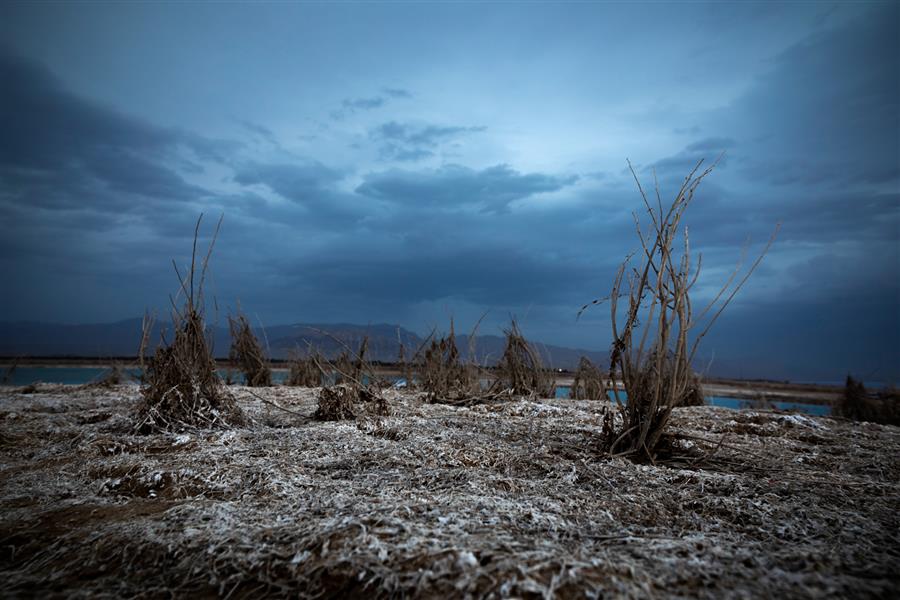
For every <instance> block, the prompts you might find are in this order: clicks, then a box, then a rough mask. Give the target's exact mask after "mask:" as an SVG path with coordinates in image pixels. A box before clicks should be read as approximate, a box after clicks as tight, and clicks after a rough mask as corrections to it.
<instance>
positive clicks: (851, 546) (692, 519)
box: [0, 385, 900, 598]
mask: <svg viewBox="0 0 900 600" xmlns="http://www.w3.org/2000/svg"><path fill="white" fill-rule="evenodd" d="M232 389H233V390H234V393H235V394H236V395H237V397H238V399H239V403H240V405H241V407H242V408H243V409H244V410H245V411H246V412H247V413H248V414H249V416H250V417H251V418H252V419H253V421H254V422H253V424H251V425H249V426H247V427H245V428H240V429H233V430H227V431H226V430H205V431H188V432H184V433H172V434H157V435H134V434H132V433H131V432H130V428H131V426H132V424H133V420H132V419H133V414H134V412H135V407H136V404H137V401H138V395H139V392H138V388H137V387H136V386H133V385H131V386H128V385H125V386H119V387H115V388H112V389H109V390H104V389H88V388H84V387H77V386H50V385H42V386H38V388H37V391H36V392H35V393H33V394H27V395H26V394H21V393H18V392H17V391H16V390H9V389H6V390H3V391H2V392H0V596H3V597H5V598H9V597H31V596H35V595H38V596H41V597H46V596H48V595H50V596H53V595H55V596H67V597H79V596H91V597H112V596H115V597H120V596H123V595H129V596H131V595H137V596H143V597H164V596H168V595H169V594H170V592H171V593H174V594H175V595H176V596H187V595H192V596H193V595H203V596H216V595H219V596H223V597H224V596H229V597H257V596H259V595H261V594H263V593H265V594H267V595H269V596H290V597H335V596H348V595H349V596H363V597H375V596H410V597H424V598H448V597H472V598H480V597H491V598H501V597H535V598H538V597H563V598H574V597H635V598H647V597H708V598H721V597H761V596H762V597H778V598H784V597H822V596H839V597H848V596H853V597H881V596H890V595H892V594H896V593H897V590H898V587H900V578H898V577H900V576H898V571H897V565H898V564H900V452H898V451H900V428H897V427H890V426H880V425H874V424H867V423H861V424H860V423H851V422H848V421H844V420H839V419H832V418H820V417H807V416H801V415H786V414H779V413H774V412H765V411H731V410H728V409H724V408H715V407H696V408H684V409H678V410H676V411H675V414H674V420H673V427H672V430H673V432H674V433H677V434H679V435H680V436H681V438H682V439H681V440H679V441H678V442H677V443H676V454H677V453H678V449H679V448H680V449H681V450H682V451H683V454H684V455H685V456H686V457H687V458H685V459H682V460H680V461H676V463H675V464H674V465H655V466H654V465H648V464H644V465H640V464H634V463H632V462H630V461H628V460H626V459H623V458H616V459H611V460H610V459H608V458H604V457H603V456H601V455H600V453H599V452H597V451H596V450H595V448H594V440H596V438H597V436H598V435H599V432H600V415H601V411H602V410H603V409H604V407H607V406H608V404H607V403H605V402H594V401H571V400H543V401H529V400H519V401H513V402H504V403H500V404H492V405H481V406H474V407H469V408H466V407H451V406H444V405H434V404H425V403H424V402H423V401H422V399H421V398H420V397H418V396H416V395H414V394H404V393H401V392H398V391H388V392H386V394H387V396H388V398H389V401H390V404H391V408H392V411H393V414H392V416H390V417H385V418H380V419H377V420H376V419H372V418H365V419H362V420H360V421H357V422H354V421H342V422H318V421H314V420H312V419H311V418H310V416H311V415H312V414H313V412H314V411H315V394H316V391H315V390H310V389H302V388H285V387H276V388H264V389H261V390H253V393H255V394H259V395H261V396H262V397H264V398H266V399H267V400H269V401H271V402H275V403H278V404H280V405H281V406H283V407H285V408H287V409H289V410H291V411H293V413H297V414H292V413H288V412H286V411H280V410H277V409H273V408H271V407H270V406H268V405H266V404H264V403H263V402H261V401H260V400H259V399H257V398H255V397H253V396H252V395H251V393H250V392H249V391H248V390H246V389H243V388H232ZM723 434H724V437H723ZM700 438H703V439H700ZM705 440H710V441H705ZM719 442H722V443H721V444H720V445H719V446H718V449H717V450H716V452H715V453H714V454H712V456H711V457H710V458H708V459H706V460H704V461H700V462H696V461H697V459H698V457H699V458H702V457H703V456H706V455H707V454H708V453H709V451H710V450H712V449H713V447H714V446H715V445H716V444H718V443H719ZM691 457H693V458H691ZM692 463H693V464H692Z"/></svg>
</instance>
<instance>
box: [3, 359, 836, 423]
mask: <svg viewBox="0 0 900 600" xmlns="http://www.w3.org/2000/svg"><path fill="white" fill-rule="evenodd" d="M107 370H108V369H107V368H105V367H49V366H47V367H18V368H16V370H15V371H13V373H12V376H11V377H10V378H9V381H7V382H6V384H5V385H9V386H23V385H28V384H30V383H35V382H38V381H42V382H44V383H63V384H69V385H81V384H84V383H90V382H91V381H96V380H98V379H100V378H101V377H103V375H104V374H105V373H106V372H107ZM125 371H126V372H127V373H128V374H130V375H131V376H132V377H135V378H137V377H138V376H139V375H140V372H141V371H140V369H136V368H135V369H126V370H125ZM226 373H227V371H226V370H225V369H219V375H220V376H221V377H222V378H223V379H224V378H225V375H226ZM287 375H288V371H287V369H274V370H273V371H272V381H273V383H275V384H281V383H284V380H285V379H286V378H287ZM232 379H234V380H235V381H241V380H242V379H243V377H241V376H240V374H238V373H235V372H232ZM619 395H620V397H621V398H622V399H623V400H625V399H627V398H626V394H625V392H621V391H620V392H619ZM568 396H569V387H568V386H558V387H557V388H556V397H557V398H568ZM609 396H610V400H613V399H614V398H613V396H612V392H609ZM706 402H707V404H710V405H712V406H721V407H724V408H732V409H741V408H752V407H754V406H755V405H754V401H753V400H744V399H741V398H729V397H725V396H707V397H706ZM770 404H771V405H772V406H774V407H775V408H777V409H778V410H786V411H795V412H800V413H804V414H808V415H815V416H827V415H829V414H831V407H830V406H828V405H827V404H805V403H800V402H781V401H778V402H771V403H770Z"/></svg>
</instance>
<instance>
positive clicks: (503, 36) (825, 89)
mask: <svg viewBox="0 0 900 600" xmlns="http://www.w3.org/2000/svg"><path fill="white" fill-rule="evenodd" d="M898 46H900V10H898V7H897V4H896V3H891V2H884V3H881V2H853V3H829V2H789V3H776V2H742V3H725V2H716V3H703V2H690V3H674V2H673V3H656V2H654V3H649V2H648V3H640V2H632V3H613V2H609V3H600V2H596V3H588V2H585V3H552V4H551V3H538V2H528V3H525V2H521V3H517V2H502V3H501V2H497V3H491V2H483V3H482V2H479V3H470V2H457V3H438V2H415V3H405V2H391V3H253V4H243V3H221V4H219V3H154V2H142V3H89V2H78V3H53V2H42V3H14V2H13V3H4V4H3V5H2V7H0V81H2V82H3V83H2V86H0V266H2V270H3V273H4V277H3V280H4V287H5V289H6V292H5V293H4V294H2V296H0V320H7V321H51V322H61V323H98V322H111V321H116V320H121V319H126V318H133V317H135V316H138V315H140V314H143V312H144V311H145V310H147V309H149V310H155V311H159V312H161V313H163V314H165V311H166V310H167V307H168V303H169V296H170V295H172V294H174V293H175V292H176V291H177V289H178V280H177V278H176V276H175V274H174V271H173V268H172V260H173V259H174V260H175V261H176V262H177V263H178V264H179V265H181V266H182V267H184V265H185V264H186V263H188V262H189V260H190V250H191V239H192V235H193V230H194V225H195V223H196V221H197V218H198V217H199V215H200V214H201V213H203V214H204V220H203V223H202V226H201V239H200V242H201V244H202V245H205V244H206V243H208V241H209V239H210V236H211V234H212V232H213V230H214V227H215V223H216V221H217V219H218V218H219V216H220V215H224V218H223V222H222V227H221V231H220V234H219V237H218V241H217V243H216V247H215V251H214V254H213V256H212V259H211V263H210V269H209V280H208V282H207V290H206V291H207V296H208V298H210V299H211V300H212V299H214V300H215V306H216V307H217V308H218V311H217V313H218V312H222V313H226V312H227V311H228V310H233V309H234V307H236V306H237V304H238V302H239V303H240V306H241V308H242V309H243V310H245V311H246V312H248V313H250V314H252V315H254V316H255V318H256V319H258V320H259V322H261V323H263V324H264V325H265V324H284V323H292V322H307V323H308V322H316V323H329V322H350V323H360V324H365V323H396V324H398V325H402V326H404V327H406V328H408V329H410V330H412V331H415V332H418V333H420V334H427V333H428V332H429V331H430V330H431V329H432V328H433V327H438V329H446V327H447V324H448V322H449V319H450V317H453V318H454V319H455V322H456V324H457V328H458V329H462V330H466V329H467V328H468V327H471V326H472V324H473V323H474V322H475V321H476V320H477V319H478V318H479V317H480V316H481V315H482V314H483V313H485V312H486V311H487V316H486V317H485V318H484V321H483V323H482V325H481V329H480V332H481V333H495V334H496V333H499V332H500V328H501V327H502V326H503V324H504V323H506V322H508V320H509V318H510V317H511V316H515V317H516V318H517V319H518V320H519V322H520V324H521V326H522V329H523V330H524V332H525V333H526V334H527V335H529V336H530V337H532V338H534V339H536V340H539V341H541V342H544V343H547V344H556V345H563V346H570V347H580V348H587V349H591V350H605V349H608V348H609V345H610V342H611V333H610V324H609V322H610V316H609V308H608V307H607V306H604V305H601V306H598V307H593V308H591V309H589V310H588V311H587V312H586V313H585V314H584V315H582V316H581V318H579V319H577V320H576V314H577V312H578V309H579V308H580V307H581V306H582V305H583V304H585V303H587V302H590V301H591V300H593V299H595V298H598V297H602V296H605V295H606V294H608V293H609V290H610V287H611V285H612V282H613V277H614V274H615V271H616V269H617V267H618V265H619V264H620V263H621V261H622V260H623V259H624V258H625V256H626V255H628V254H629V253H630V252H633V251H634V250H636V249H638V248H639V246H638V240H637V236H636V233H635V228H634V221H633V214H635V213H640V211H641V207H642V203H641V198H640V195H639V194H638V192H637V188H636V185H635V182H634V180H633V178H632V176H631V174H630V172H629V170H628V162H627V161H630V162H631V164H632V165H633V167H634V170H635V172H636V174H637V175H638V177H639V178H640V180H641V182H642V183H643V184H644V185H645V186H646V187H647V188H648V189H652V187H653V182H654V175H655V177H656V180H657V181H658V185H659V188H660V191H661V194H662V195H663V197H664V198H668V199H671V197H672V196H673V195H674V194H675V193H676V192H677V189H678V186H679V185H680V182H681V180H682V179H683V178H684V177H685V176H686V175H687V173H688V172H689V171H690V170H691V169H692V167H693V166H694V165H695V164H696V163H697V162H698V161H699V160H701V159H703V160H705V161H707V163H708V162H712V161H715V159H716V158H717V157H719V156H720V155H721V154H722V153H723V152H724V153H725V154H724V156H723V157H722V159H721V160H720V162H719V163H718V165H717V167H716V169H715V170H714V171H713V173H712V174H711V175H710V176H709V177H708V178H707V179H706V180H705V181H704V183H703V184H702V185H701V187H700V189H699V191H698V194H697V196H696V198H695V199H694V201H693V203H692V205H691V207H690V208H689V209H688V211H687V213H686V215H685V217H684V224H685V225H687V226H688V228H689V235H690V241H691V248H692V251H693V252H694V253H695V255H697V254H701V255H702V264H703V266H702V272H701V277H700V280H699V281H698V283H697V286H696V287H695V288H694V294H693V299H694V303H695V304H696V305H698V306H701V305H702V304H703V301H704V300H708V299H710V298H712V297H713V296H714V295H715V292H716V291H717V290H718V287H719V286H721V285H722V284H723V283H724V282H725V281H726V280H727V279H728V276H729V274H730V272H731V271H732V270H733V268H734V266H735V264H736V263H737V261H738V259H739V258H740V256H741V255H742V252H744V251H745V249H746V253H747V256H748V257H750V258H751V259H752V258H753V257H754V256H755V254H757V253H758V252H759V251H760V250H761V248H762V246H763V245H764V244H765V242H766V241H767V240H768V238H769V236H770V234H771V233H772V231H773V229H774V227H775V225H776V224H777V223H781V229H780V232H779V234H778V237H777V239H776V241H775V243H774V245H773V246H772V248H771V250H770V252H769V253H768V255H767V256H766V258H765V260H764V262H763V263H762V264H761V266H760V267H759V269H758V270H757V271H756V272H755V273H754V274H753V276H752V277H751V279H750V280H749V281H748V283H747V284H746V286H745V287H744V289H743V290H742V291H741V293H740V294H739V295H738V296H737V297H736V298H735V300H734V301H733V302H732V304H731V305H730V306H729V307H728V309H727V310H726V312H725V313H723V315H722V317H721V318H720V319H719V321H718V322H717V323H716V324H715V327H714V328H713V329H712V331H711V332H710V334H709V335H708V336H707V337H706V338H705V340H704V343H703V346H702V349H701V352H700V354H701V355H702V359H703V365H701V366H699V367H702V368H703V369H704V370H705V371H707V372H709V373H711V374H720V375H728V376H739V377H748V378H749V377H765V378H775V379H792V380H837V379H841V378H843V377H844V376H845V375H846V374H847V373H853V374H854V375H855V376H857V377H862V378H864V379H866V380H875V381H889V382H890V381H893V382H898V381H900V150H898V144H900V120H898V115H900V108H898V100H900V47H898ZM645 221H646V217H644V222H645ZM203 247H205V246H203ZM699 367H698V368H699Z"/></svg>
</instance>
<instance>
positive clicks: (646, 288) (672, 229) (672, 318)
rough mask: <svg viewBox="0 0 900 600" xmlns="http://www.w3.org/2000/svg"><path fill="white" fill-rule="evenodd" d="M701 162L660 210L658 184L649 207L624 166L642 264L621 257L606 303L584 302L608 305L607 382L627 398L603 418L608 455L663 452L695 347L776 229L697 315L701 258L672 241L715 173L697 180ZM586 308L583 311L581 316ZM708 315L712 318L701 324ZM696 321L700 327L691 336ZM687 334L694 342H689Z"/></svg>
mask: <svg viewBox="0 0 900 600" xmlns="http://www.w3.org/2000/svg"><path fill="white" fill-rule="evenodd" d="M702 162H703V161H700V162H699V163H698V164H697V166H696V167H694V169H693V170H692V171H691V173H690V174H689V175H688V176H687V177H686V178H685V180H684V182H683V183H682V185H681V188H680V189H679V191H678V193H677V195H676V196H675V198H674V200H673V201H672V203H671V205H670V206H669V207H668V208H664V207H663V204H662V199H661V196H660V192H659V185H658V184H657V185H656V202H655V203H654V204H655V207H654V206H653V205H651V203H650V201H649V200H648V198H647V195H646V194H645V193H644V189H643V187H642V186H641V183H640V180H639V179H638V177H637V174H636V173H635V171H634V169H633V168H631V163H629V168H631V173H632V176H633V177H634V180H635V183H636V184H637V187H638V191H639V192H640V194H641V198H642V199H643V203H644V207H645V209H646V210H647V213H648V215H649V217H650V221H651V230H650V231H649V232H647V233H645V232H644V230H643V229H642V227H641V225H640V223H639V222H638V218H637V215H635V217H634V218H635V224H636V228H637V234H638V238H639V240H640V245H641V249H640V250H639V256H640V258H641V261H640V264H639V265H638V266H636V267H631V268H629V265H630V262H631V261H630V259H631V256H629V257H627V258H626V259H625V261H624V262H623V263H622V265H621V266H620V267H619V270H618V273H617V274H616V278H615V281H614V283H613V288H612V292H611V294H610V295H609V296H608V298H603V299H598V300H594V301H593V302H592V303H590V304H598V303H600V302H603V301H605V300H606V299H608V300H609V302H610V310H611V316H612V328H613V344H612V352H611V356H610V379H614V378H615V376H616V374H617V371H618V374H619V376H620V377H621V379H622V382H623V385H624V387H625V392H626V393H627V396H628V400H627V403H623V402H622V400H621V399H620V396H619V392H618V389H617V388H615V387H614V388H613V392H614V394H615V402H616V406H617V410H618V413H619V415H620V417H621V419H620V420H617V419H615V416H614V415H613V414H612V413H608V414H607V416H606V424H605V427H604V431H605V432H606V433H605V435H604V439H603V440H602V445H603V447H605V449H606V451H607V452H609V453H610V454H611V455H626V456H629V457H631V458H635V459H647V460H650V461H654V460H655V458H656V457H657V453H658V451H660V450H662V449H663V445H662V444H661V442H662V440H663V437H664V434H665V432H666V427H667V425H668V423H669V419H670V417H671V414H672V409H674V408H675V407H676V406H682V405H684V404H685V403H686V402H690V401H694V402H696V401H697V395H698V393H697V391H696V390H697V377H696V374H695V373H694V371H693V368H692V366H691V365H692V363H693V361H694V359H695V358H696V353H697V349H698V347H699V344H700V341H701V340H702V339H703V337H704V336H705V335H706V333H707V332H708V331H709V328H710V327H711V326H712V325H713V323H714V322H715V321H716V319H717V318H718V317H719V315H721V313H722V311H723V310H724V309H725V307H726V306H728V304H729V303H730V302H731V300H732V299H733V298H734V296H735V294H737V292H738V291H739V290H740V289H741V287H742V286H743V285H744V283H745V282H746V281H747V279H748V278H749V277H750V275H751V274H752V273H753V271H754V270H755V269H756V267H757V266H758V265H759V263H760V261H761V260H762V258H763V256H765V254H766V252H768V249H769V247H770V246H771V244H772V242H773V241H774V237H775V233H777V231H778V227H777V226H776V228H775V233H773V235H772V237H771V238H770V239H769V242H768V244H767V245H766V246H765V249H764V250H763V251H762V253H761V254H760V256H759V257H758V258H757V259H756V261H755V262H754V263H753V265H752V266H751V267H750V269H749V272H748V273H746V275H745V276H744V277H743V278H742V279H741V280H740V281H739V282H738V283H737V284H736V285H735V286H734V287H732V286H731V284H732V282H733V281H734V279H735V277H736V276H737V274H738V272H739V270H740V264H738V268H737V269H735V271H734V272H733V273H732V275H731V277H730V278H729V279H728V281H727V282H726V283H725V285H724V286H723V287H722V288H721V290H720V291H719V293H718V294H717V295H716V296H715V298H713V300H712V301H711V302H710V303H709V304H708V305H707V306H706V307H705V308H704V309H703V311H701V312H700V314H699V315H694V313H693V311H692V305H691V300H690V296H689V292H690V290H691V288H692V287H693V285H694V284H695V283H696V281H697V278H698V276H699V274H700V260H699V259H698V260H697V261H696V264H695V262H694V261H693V260H692V258H691V255H690V244H689V242H688V234H687V228H685V229H684V232H683V235H682V236H681V239H680V240H679V239H678V238H679V230H680V223H681V219H682V217H683V215H684V212H685V210H686V209H687V207H688V206H689V205H690V203H691V201H692V200H693V198H694V194H695V193H696V191H697V188H698V186H699V185H700V183H701V182H702V180H703V179H704V178H705V177H706V176H707V175H709V173H711V172H712V170H713V168H714V167H715V164H713V165H712V166H711V167H709V168H708V169H706V170H705V171H703V172H701V173H700V174H699V175H698V171H699V169H700V167H701V165H702ZM676 245H680V246H682V251H681V255H680V256H676V250H675V248H676ZM626 274H627V276H626ZM621 298H627V300H628V310H627V313H626V315H625V318H624V322H622V320H621V319H620V315H619V314H618V312H617V311H618V307H619V300H620V299H621ZM720 301H721V302H720ZM590 304H587V305H585V306H583V307H582V309H581V311H579V315H580V314H581V312H583V311H584V310H585V309H586V308H587V307H588V306H590ZM707 314H709V315H711V316H710V317H709V318H708V319H706V320H705V321H704V318H705V317H706V315H707ZM701 323H702V324H703V328H702V329H701V330H700V331H699V332H698V333H693V330H694V329H696V328H698V326H699V325H700V324H701ZM689 334H691V336H692V337H693V340H692V341H691V342H689V341H688V340H689ZM700 396H701V397H702V392H700Z"/></svg>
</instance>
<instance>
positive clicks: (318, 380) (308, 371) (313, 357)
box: [284, 350, 325, 387]
mask: <svg viewBox="0 0 900 600" xmlns="http://www.w3.org/2000/svg"><path fill="white" fill-rule="evenodd" d="M324 362H325V361H324V359H323V358H322V356H321V355H320V354H319V352H318V351H314V350H309V351H308V352H307V355H306V356H301V355H300V354H299V353H295V354H294V355H293V356H292V357H291V370H290V372H289V373H288V377H287V379H286V380H285V382H284V384H285V385H290V386H296V387H321V386H323V385H325V375H324V373H323V372H322V369H321V368H320V367H319V365H321V364H323V363H324Z"/></svg>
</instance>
